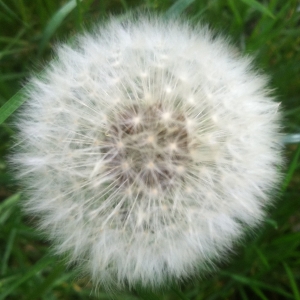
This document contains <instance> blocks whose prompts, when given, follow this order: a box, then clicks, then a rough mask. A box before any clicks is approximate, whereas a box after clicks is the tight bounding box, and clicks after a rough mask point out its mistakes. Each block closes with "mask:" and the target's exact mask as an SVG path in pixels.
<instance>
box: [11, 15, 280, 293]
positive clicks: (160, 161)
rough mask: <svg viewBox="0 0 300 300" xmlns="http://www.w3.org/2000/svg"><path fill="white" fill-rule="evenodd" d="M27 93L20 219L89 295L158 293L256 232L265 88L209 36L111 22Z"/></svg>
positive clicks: (264, 171)
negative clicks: (88, 284) (30, 218)
mask: <svg viewBox="0 0 300 300" xmlns="http://www.w3.org/2000/svg"><path fill="white" fill-rule="evenodd" d="M57 53H58V54H57V59H55V60H53V61H52V62H51V63H50V65H49V67H48V68H46V70H45V71H44V73H43V74H42V75H40V76H38V77H36V78H33V79H32V80H31V82H30V84H29V86H28V88H27V95H26V97H27V102H26V104H25V107H24V108H23V110H22V112H21V114H20V115H19V118H18V120H17V122H18V128H19V131H20V133H19V135H18V142H19V144H20V149H19V151H17V153H16V154H15V155H14V156H13V159H12V160H13V164H14V166H15V167H17V169H18V172H19V177H20V178H21V180H22V182H23V184H24V185H25V186H26V191H27V196H28V200H27V201H26V204H25V207H26V210H27V212H29V213H32V214H34V215H36V216H38V217H39V219H40V226H41V228H42V229H43V230H44V231H45V232H46V233H47V234H48V236H49V238H50V239H51V240H52V241H53V243H54V245H55V247H56V250H57V252H59V253H67V254H68V257H69V260H70V261H72V262H77V263H78V264H79V266H80V267H81V268H83V269H84V270H86V271H88V272H89V273H90V274H91V276H92V278H93V280H94V282H95V283H96V284H99V283H100V284H104V285H108V286H115V287H122V286H124V285H129V286H133V285H135V284H137V283H138V284H142V285H143V286H147V287H151V288H154V287H158V286H161V285H162V284H163V283H165V282H166V281H168V280H170V279H181V278H185V277H187V276H189V275H191V274H194V273H195V272H196V271H197V270H199V267H200V268H201V266H205V265H207V264H208V263H210V262H211V261H214V260H215V259H218V258H220V257H221V256H222V255H224V254H226V252H227V251H228V250H229V249H231V248H232V246H233V242H234V241H236V240H238V239H239V238H240V237H241V235H242V233H243V231H244V230H245V229H246V228H253V227H255V226H256V225H257V224H259V223H260V222H261V220H262V218H263V216H264V211H265V207H266V205H267V204H268V203H270V196H269V193H270V191H271V190H272V188H274V186H275V185H276V184H277V183H278V177H279V176H278V171H277V167H278V165H280V163H281V158H280V148H281V145H280V142H279V137H280V135H279V125H278V124H279V122H278V120H280V114H279V113H278V104H277V103H275V102H273V99H272V97H271V96H269V92H268V90H267V89H266V82H267V80H266V79H265V77H264V76H262V75H259V74H258V73H257V72H254V71H253V70H252V69H251V65H250V63H251V60H249V59H248V58H242V57H240V56H239V55H238V54H237V52H236V51H235V50H234V49H233V48H232V47H231V46H229V45H228V43H227V42H226V41H225V40H224V39H223V38H220V37H216V36H215V35H214V34H213V33H211V32H210V31H209V30H208V29H207V28H204V27H201V26H196V27H193V26H191V25H189V24H187V23H184V22H181V21H175V20H163V19H162V18H161V17H157V16H156V17H155V16H146V17H143V16H142V17H138V18H133V17H130V18H128V19H126V20H125V21H124V20H123V21H119V20H116V19H114V18H113V19H111V20H110V21H109V22H108V23H107V25H105V26H101V27H100V28H97V29H95V30H94V31H93V32H92V33H89V34H85V35H82V36H79V37H77V38H76V39H75V41H73V43H72V44H71V45H61V46H59V47H58V50H57Z"/></svg>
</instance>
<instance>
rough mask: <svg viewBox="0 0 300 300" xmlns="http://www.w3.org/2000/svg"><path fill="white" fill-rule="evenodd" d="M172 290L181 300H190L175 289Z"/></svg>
mask: <svg viewBox="0 0 300 300" xmlns="http://www.w3.org/2000/svg"><path fill="white" fill-rule="evenodd" d="M172 290H173V292H174V293H175V294H176V295H177V296H178V297H179V298H180V299H181V300H189V298H188V297H186V296H185V295H184V293H183V292H182V291H180V290H178V289H175V288H172Z"/></svg>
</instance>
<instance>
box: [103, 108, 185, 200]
mask: <svg viewBox="0 0 300 300" xmlns="http://www.w3.org/2000/svg"><path fill="white" fill-rule="evenodd" d="M109 124H110V125H109V126H108V132H107V134H106V136H105V144H106V145H107V147H106V149H105V152H106V156H107V169H108V171H109V172H110V174H113V178H114V179H113V180H114V181H115V182H117V185H118V186H119V187H122V189H123V188H124V189H125V190H127V191H129V192H135V193H144V192H148V193H150V194H153V195H155V194H158V193H161V192H162V191H164V190H166V189H168V190H169V189H170V188H172V187H174V186H175V185H176V184H178V183H179V182H178V181H183V180H184V173H185V171H186V170H185V169H186V165H187V162H188V160H189V158H188V157H189V156H188V153H189V142H188V132H187V129H186V118H185V116H184V115H183V114H182V113H179V112H174V111H172V112H171V111H166V110H165V109H163V107H162V105H161V104H156V105H152V106H140V105H132V106H130V107H123V108H122V110H121V111H118V112H116V113H115V114H114V115H113V116H112V117H111V118H110V120H109Z"/></svg>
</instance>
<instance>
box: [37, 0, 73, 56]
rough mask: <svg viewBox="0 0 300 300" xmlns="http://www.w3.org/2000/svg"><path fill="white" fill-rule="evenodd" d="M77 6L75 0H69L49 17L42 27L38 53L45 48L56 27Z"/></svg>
mask: <svg viewBox="0 0 300 300" xmlns="http://www.w3.org/2000/svg"><path fill="white" fill-rule="evenodd" d="M76 6H77V1H76V0H71V1H69V2H67V3H66V4H65V5H64V6H63V7H61V8H60V9H59V10H58V11H57V12H56V13H55V14H54V16H53V17H52V18H51V19H50V21H49V22H48V24H47V25H46V28H45V29H44V33H43V37H42V39H41V42H40V44H39V49H38V55H39V56H40V55H41V54H42V53H43V51H44V50H45V48H46V46H47V44H48V42H49V40H50V39H51V37H52V36H53V34H54V32H55V31H56V30H57V28H58V27H59V26H60V25H61V24H62V22H63V20H64V19H65V18H66V17H67V16H68V14H69V13H70V12H71V11H72V10H73V9H74V8H75V7H76Z"/></svg>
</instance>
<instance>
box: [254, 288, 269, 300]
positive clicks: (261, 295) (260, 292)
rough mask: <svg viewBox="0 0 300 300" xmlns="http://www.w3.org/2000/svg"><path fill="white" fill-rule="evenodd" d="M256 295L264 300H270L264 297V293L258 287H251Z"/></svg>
mask: <svg viewBox="0 0 300 300" xmlns="http://www.w3.org/2000/svg"><path fill="white" fill-rule="evenodd" d="M251 288H252V290H253V291H254V293H255V294H256V295H258V296H259V297H260V299H262V300H268V298H267V297H266V296H265V295H264V293H263V292H262V291H261V290H260V289H259V288H258V287H254V286H253V287H251Z"/></svg>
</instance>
